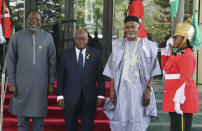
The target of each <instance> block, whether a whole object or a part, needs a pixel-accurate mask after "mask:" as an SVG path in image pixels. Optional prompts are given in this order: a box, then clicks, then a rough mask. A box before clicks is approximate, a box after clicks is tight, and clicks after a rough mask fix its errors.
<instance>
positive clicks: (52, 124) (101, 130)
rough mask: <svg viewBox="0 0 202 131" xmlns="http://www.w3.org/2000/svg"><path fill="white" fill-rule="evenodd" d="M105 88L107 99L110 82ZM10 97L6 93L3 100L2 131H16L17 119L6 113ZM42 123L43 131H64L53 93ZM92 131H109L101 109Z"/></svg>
mask: <svg viewBox="0 0 202 131" xmlns="http://www.w3.org/2000/svg"><path fill="white" fill-rule="evenodd" d="M105 87H106V96H107V97H108V96H109V88H110V82H106V86H105ZM55 88H56V83H55ZM7 92H8V91H7ZM10 96H11V95H10V93H7V94H6V98H5V104H4V119H3V131H17V122H18V121H17V118H16V116H14V115H12V114H11V113H10V112H8V107H9V101H10ZM44 121H45V122H44V131H65V122H64V113H63V110H62V109H61V108H59V107H58V106H57V102H56V95H55V93H54V94H53V95H50V96H48V116H47V117H46V118H45V120H44ZM30 122H31V120H30ZM30 129H31V124H30ZM93 130H94V131H110V127H109V120H108V119H107V117H106V115H105V114H104V112H103V110H102V108H101V107H98V108H97V114H96V119H95V121H94V125H93Z"/></svg>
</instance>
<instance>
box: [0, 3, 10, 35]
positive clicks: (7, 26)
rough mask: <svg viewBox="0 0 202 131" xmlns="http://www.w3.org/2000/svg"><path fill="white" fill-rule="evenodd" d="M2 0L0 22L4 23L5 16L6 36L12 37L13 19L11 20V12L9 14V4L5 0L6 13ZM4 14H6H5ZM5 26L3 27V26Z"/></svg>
mask: <svg viewBox="0 0 202 131" xmlns="http://www.w3.org/2000/svg"><path fill="white" fill-rule="evenodd" d="M2 8H3V5H2V0H0V16H1V19H0V24H1V25H3V24H2V18H4V29H5V30H4V37H5V38H10V36H11V20H10V14H9V9H8V6H7V4H6V2H5V1H4V13H2ZM3 14H4V15H3ZM2 28H3V27H2Z"/></svg>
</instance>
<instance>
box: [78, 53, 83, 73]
mask: <svg viewBox="0 0 202 131" xmlns="http://www.w3.org/2000/svg"><path fill="white" fill-rule="evenodd" d="M78 64H79V69H80V72H81V73H82V72H83V54H82V51H81V50H80V53H79V60H78Z"/></svg>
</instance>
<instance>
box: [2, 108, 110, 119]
mask: <svg viewBox="0 0 202 131" xmlns="http://www.w3.org/2000/svg"><path fill="white" fill-rule="evenodd" d="M13 117H15V116H14V115H12V114H11V113H10V112H8V106H4V118H13ZM47 118H50V119H53V118H55V119H58V118H64V112H63V109H61V108H59V107H58V106H48V115H47ZM96 120H108V118H107V116H106V115H105V114H104V112H103V110H102V107H98V108H97V112H96Z"/></svg>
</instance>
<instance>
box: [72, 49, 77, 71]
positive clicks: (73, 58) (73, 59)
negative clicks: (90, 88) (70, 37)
mask: <svg viewBox="0 0 202 131" xmlns="http://www.w3.org/2000/svg"><path fill="white" fill-rule="evenodd" d="M71 54H72V56H71V58H72V63H73V64H74V65H76V66H77V67H78V69H79V65H78V62H77V57H76V49H75V47H73V48H72V53H71Z"/></svg>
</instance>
